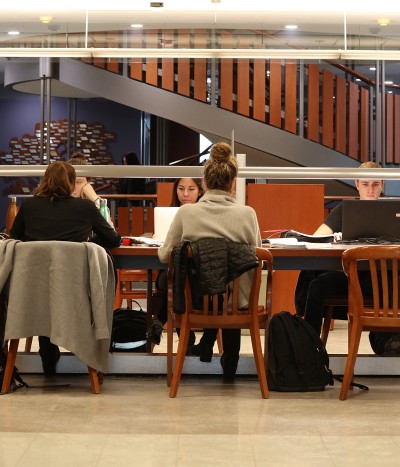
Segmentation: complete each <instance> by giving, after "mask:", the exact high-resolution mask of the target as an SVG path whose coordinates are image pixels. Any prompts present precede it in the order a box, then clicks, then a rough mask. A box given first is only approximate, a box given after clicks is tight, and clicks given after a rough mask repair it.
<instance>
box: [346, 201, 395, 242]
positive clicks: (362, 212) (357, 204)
mask: <svg viewBox="0 0 400 467" xmlns="http://www.w3.org/2000/svg"><path fill="white" fill-rule="evenodd" d="M342 238H343V240H360V239H378V238H379V239H382V240H388V241H393V242H400V200H395V199H379V200H345V201H343V212H342Z"/></svg>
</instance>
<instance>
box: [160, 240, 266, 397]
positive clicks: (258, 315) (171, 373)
mask: <svg viewBox="0 0 400 467" xmlns="http://www.w3.org/2000/svg"><path fill="white" fill-rule="evenodd" d="M190 253H191V252H190V251H189V254H190ZM257 256H258V259H259V265H258V268H257V269H255V270H254V276H253V281H252V286H251V292H250V297H249V307H248V309H246V310H240V309H238V291H239V278H237V279H235V280H234V281H233V283H231V284H230V289H231V293H230V298H229V303H228V293H225V294H224V302H223V306H222V311H219V310H218V296H217V295H216V296H214V297H212V298H213V303H214V306H213V309H212V310H211V309H209V299H210V298H211V297H209V296H205V297H204V299H203V308H202V309H195V308H193V305H192V296H191V290H190V285H189V281H188V280H187V281H186V285H185V300H186V312H185V313H184V314H182V315H180V314H176V313H174V312H173V310H172V277H173V264H172V261H171V258H170V262H169V268H168V281H169V287H168V295H169V296H168V308H169V313H168V331H167V333H168V341H167V382H168V385H169V386H170V393H169V396H170V397H175V396H176V394H177V391H178V386H179V382H180V379H181V374H182V368H183V363H184V360H185V354H186V348H187V345H188V339H189V331H190V329H192V328H203V329H207V328H211V329H215V328H221V329H249V330H250V335H251V342H252V346H253V354H254V360H255V364H256V369H257V374H258V380H259V383H260V389H261V395H262V397H263V398H268V384H267V378H266V371H265V364H264V359H263V354H262V348H261V340H260V325H261V324H262V325H263V326H265V323H266V321H267V319H268V318H269V316H270V312H271V290H272V254H271V253H270V252H269V251H268V250H265V249H262V248H257ZM264 261H265V263H266V265H267V268H268V277H267V292H266V306H265V307H263V306H259V305H258V296H259V291H260V284H261V270H262V267H263V262H264ZM227 290H228V287H227ZM174 327H180V328H181V333H180V338H179V344H178V351H177V354H176V361H175V366H174V368H173V367H172V366H173V352H172V351H173V349H172V344H173V335H172V332H173V328H174Z"/></svg>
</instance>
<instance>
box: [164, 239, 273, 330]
mask: <svg viewBox="0 0 400 467" xmlns="http://www.w3.org/2000/svg"><path fill="white" fill-rule="evenodd" d="M192 255H193V253H192V250H191V248H190V247H189V249H188V258H192ZM256 255H257V258H258V267H257V268H255V269H253V270H252V271H250V272H251V275H252V280H251V288H250V294H249V300H248V307H247V308H246V309H241V308H240V307H239V305H238V303H239V300H238V298H239V287H240V281H241V280H242V279H243V276H244V275H245V274H247V273H244V274H242V275H241V276H239V277H237V278H236V279H234V280H233V281H232V282H230V283H229V284H227V285H226V288H225V292H224V293H223V294H220V295H204V296H203V299H202V307H195V306H194V300H193V296H192V290H191V286H190V281H189V278H188V277H187V278H186V282H185V306H186V309H185V312H186V313H190V314H192V315H197V316H199V317H200V316H204V317H210V316H213V317H218V320H220V321H222V320H225V319H232V318H234V317H238V320H240V318H243V317H244V316H246V315H249V314H251V313H257V312H258V311H259V305H258V301H259V292H260V284H261V273H262V270H263V269H264V270H267V284H266V295H265V302H264V300H263V303H264V310H267V312H268V313H270V312H271V307H272V262H273V257H272V254H271V253H270V252H269V251H268V250H266V249H263V248H256ZM173 273H174V269H173V259H172V255H171V256H170V259H169V266H168V282H169V287H168V294H169V297H168V302H169V308H170V309H171V308H172V303H173V300H172V292H173ZM233 321H234V319H233Z"/></svg>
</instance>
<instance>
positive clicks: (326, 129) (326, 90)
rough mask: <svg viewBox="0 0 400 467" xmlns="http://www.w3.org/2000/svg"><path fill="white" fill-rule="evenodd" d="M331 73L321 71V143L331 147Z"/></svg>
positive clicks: (332, 92) (332, 91)
mask: <svg viewBox="0 0 400 467" xmlns="http://www.w3.org/2000/svg"><path fill="white" fill-rule="evenodd" d="M333 95H334V90H333V73H331V72H330V71H328V70H323V71H322V144H323V145H324V146H327V147H328V148H333Z"/></svg>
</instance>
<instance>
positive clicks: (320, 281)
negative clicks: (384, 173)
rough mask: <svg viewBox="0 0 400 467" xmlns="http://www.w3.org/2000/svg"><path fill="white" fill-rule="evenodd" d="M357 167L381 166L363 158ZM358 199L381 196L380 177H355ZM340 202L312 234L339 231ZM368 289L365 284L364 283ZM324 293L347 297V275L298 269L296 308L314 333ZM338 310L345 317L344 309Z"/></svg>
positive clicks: (322, 314) (327, 233) (340, 226)
mask: <svg viewBox="0 0 400 467" xmlns="http://www.w3.org/2000/svg"><path fill="white" fill-rule="evenodd" d="M359 168H360V169H366V168H372V169H377V168H381V167H380V165H379V164H376V163H375V162H364V163H362V164H361V165H360V167H359ZM355 185H356V188H357V190H358V192H359V194H360V199H361V200H374V199H378V198H379V197H380V196H381V193H382V190H383V187H384V181H383V180H364V179H361V180H355ZM342 211H343V205H342V204H339V205H338V206H336V207H335V208H334V209H333V210H332V211H331V212H330V214H329V215H328V216H327V218H326V219H325V221H324V223H323V224H322V225H321V226H320V227H319V228H318V229H317V230H316V232H315V233H314V235H329V234H333V233H338V232H341V231H342ZM364 287H365V289H366V290H368V287H370V286H369V284H368V283H366V284H364ZM327 297H347V276H346V275H345V273H344V272H343V271H302V272H301V273H300V276H299V280H298V283H297V287H296V292H295V304H296V312H297V314H299V315H300V316H304V319H305V320H306V321H307V322H308V323H310V324H311V326H312V327H313V328H314V329H315V331H316V332H317V333H318V335H319V334H320V332H321V326H322V319H323V316H324V300H325V298H327ZM341 311H342V313H341V314H340V318H341V319H347V309H345V311H344V313H343V307H342V310H341Z"/></svg>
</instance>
